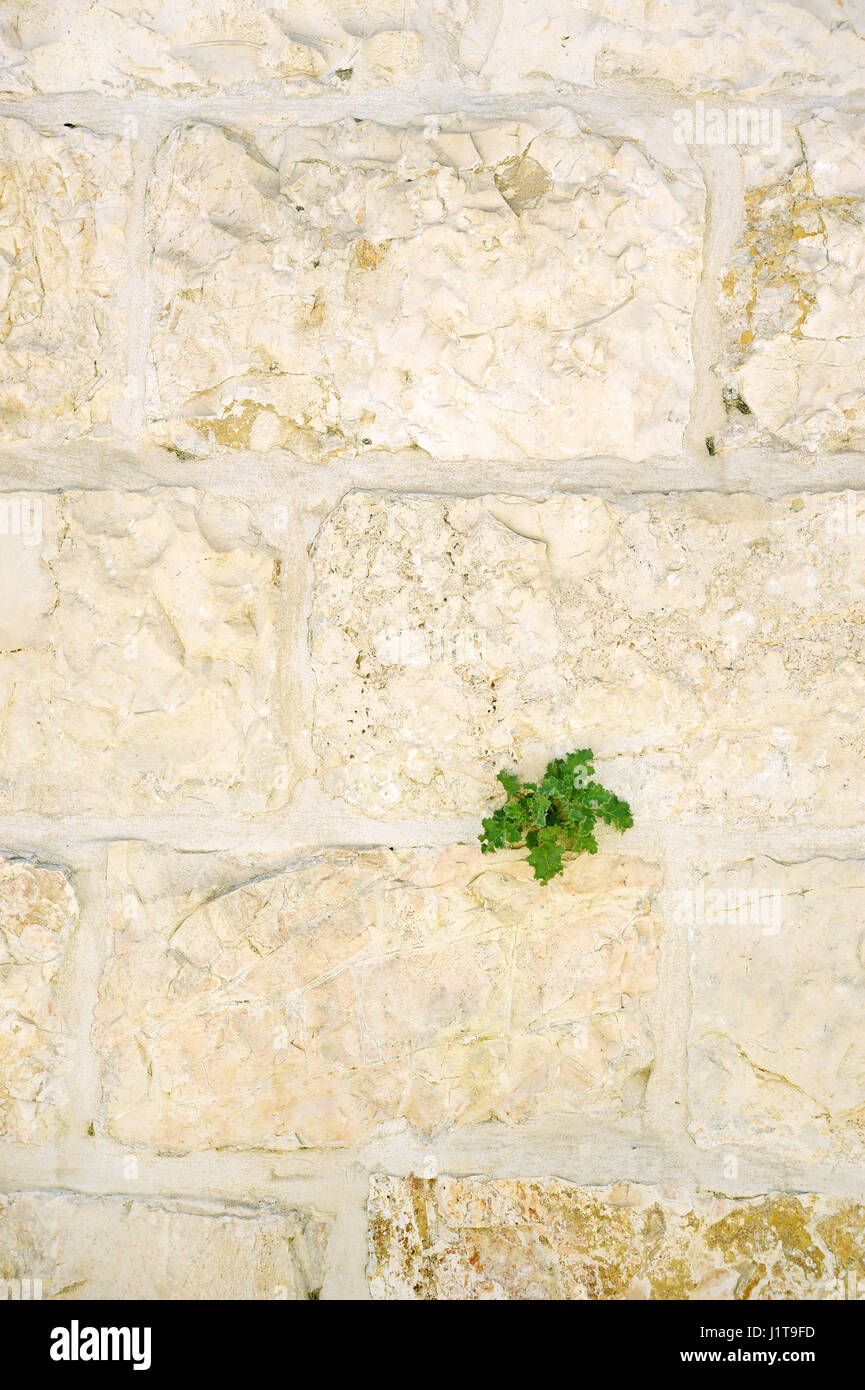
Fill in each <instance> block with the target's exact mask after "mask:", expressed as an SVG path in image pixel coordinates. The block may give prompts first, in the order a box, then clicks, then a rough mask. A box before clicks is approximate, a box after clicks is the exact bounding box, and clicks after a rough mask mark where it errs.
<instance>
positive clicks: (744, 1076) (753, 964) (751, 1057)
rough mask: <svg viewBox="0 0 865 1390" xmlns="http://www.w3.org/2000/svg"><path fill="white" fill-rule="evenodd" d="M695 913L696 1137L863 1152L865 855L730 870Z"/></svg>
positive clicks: (706, 885) (790, 1150)
mask: <svg viewBox="0 0 865 1390" xmlns="http://www.w3.org/2000/svg"><path fill="white" fill-rule="evenodd" d="M689 915H690V917H691V921H690V922H689V925H690V927H691V930H692V955H691V980H692V992H693V1013H692V1017H691V1031H690V1042H689V1050H688V1058H689V1069H690V1111H691V1130H692V1133H693V1134H694V1137H695V1138H696V1140H697V1143H698V1144H701V1145H703V1146H715V1145H724V1146H726V1147H730V1146H731V1145H741V1144H746V1145H756V1146H759V1147H761V1148H764V1149H767V1150H771V1151H772V1152H775V1153H783V1154H785V1155H787V1156H788V1157H789V1158H792V1159H798V1160H800V1161H803V1160H804V1161H806V1162H814V1161H816V1160H822V1161H831V1162H837V1161H838V1160H839V1159H846V1160H848V1161H851V1160H852V1161H853V1162H857V1163H862V1162H863V1161H865V1039H863V1036H862V1012H863V1007H865V929H863V921H865V864H862V863H859V862H857V861H855V860H850V861H845V860H843V859H814V860H811V861H807V862H804V863H799V864H780V863H778V862H776V861H775V860H772V859H767V858H765V857H757V858H755V859H753V860H751V861H749V862H748V863H746V864H739V865H731V866H728V867H722V868H720V869H718V870H717V871H715V872H713V873H711V874H708V875H706V877H705V879H704V880H703V886H702V891H701V894H700V896H699V898H698V899H697V898H695V901H694V904H693V910H692V911H691V913H690V914H689Z"/></svg>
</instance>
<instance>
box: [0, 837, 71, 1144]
mask: <svg viewBox="0 0 865 1390" xmlns="http://www.w3.org/2000/svg"><path fill="white" fill-rule="evenodd" d="M77 921H78V904H77V901H76V898H75V894H74V892H73V890H72V886H71V884H70V882H69V879H68V878H67V877H66V875H65V874H64V873H63V872H62V871H61V870H59V869H49V868H46V867H44V866H43V865H40V864H31V863H29V862H28V861H26V860H23V859H10V858H6V857H2V858H0V1139H6V1140H12V1141H15V1142H18V1143H38V1142H42V1141H48V1140H51V1139H53V1138H54V1137H55V1135H56V1133H57V1126H58V1116H59V1112H60V1110H61V1108H62V1106H63V1104H64V1102H65V1100H66V1077H67V1075H68V1068H69V1065H70V1058H71V1056H72V1044H71V1040H70V1039H69V1037H68V1036H67V1035H66V1034H65V1032H64V1021H63V1010H62V1003H61V999H60V997H59V993H58V989H59V983H60V981H59V978H58V977H59V972H60V971H61V969H62V966H63V962H64V957H65V954H66V951H67V948H68V946H69V943H70V940H71V937H72V933H73V932H74V930H75V927H76V925H77Z"/></svg>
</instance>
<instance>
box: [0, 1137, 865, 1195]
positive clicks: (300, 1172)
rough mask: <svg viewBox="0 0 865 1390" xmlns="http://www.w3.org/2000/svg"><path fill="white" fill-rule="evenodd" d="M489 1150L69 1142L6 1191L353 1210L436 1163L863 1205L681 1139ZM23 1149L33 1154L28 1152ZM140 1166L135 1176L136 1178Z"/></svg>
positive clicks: (848, 1178) (854, 1183)
mask: <svg viewBox="0 0 865 1390" xmlns="http://www.w3.org/2000/svg"><path fill="white" fill-rule="evenodd" d="M484 1128H488V1129H489V1131H490V1133H489V1136H488V1138H487V1139H486V1140H483V1139H481V1138H479V1137H478V1130H477V1128H475V1129H473V1130H471V1131H469V1132H468V1133H467V1134H466V1135H465V1136H463V1135H461V1134H460V1133H459V1130H456V1131H455V1130H451V1131H449V1132H448V1134H447V1136H445V1137H443V1138H441V1139H440V1140H436V1139H430V1140H428V1141H426V1142H424V1141H422V1140H421V1139H419V1138H416V1137H413V1136H411V1135H400V1136H395V1137H393V1138H391V1139H390V1140H389V1141H388V1140H383V1141H379V1142H377V1143H376V1142H373V1143H370V1144H366V1145H354V1146H347V1147H345V1148H329V1149H324V1148H322V1149H300V1150H294V1151H283V1152H271V1151H265V1150H262V1149H257V1150H256V1149H250V1150H246V1151H233V1152H226V1151H224V1150H223V1151H219V1150H216V1151H209V1152H202V1153H200V1154H192V1155H178V1156H165V1155H157V1154H154V1153H148V1152H147V1151H144V1150H141V1149H135V1150H131V1149H127V1148H123V1147H121V1146H119V1145H117V1146H113V1145H110V1144H108V1143H106V1142H105V1141H99V1140H86V1139H77V1140H74V1141H69V1140H67V1141H61V1146H60V1148H59V1149H58V1148H37V1149H35V1150H34V1149H30V1148H29V1147H28V1146H23V1145H22V1146H3V1147H2V1148H0V1191H5V1192H12V1191H16V1192H26V1191H45V1192H58V1191H59V1192H71V1193H81V1194H83V1195H86V1196H94V1197H102V1196H126V1197H132V1198H134V1199H136V1200H140V1201H147V1200H149V1199H154V1198H155V1199H157V1200H171V1199H175V1200H181V1201H182V1200H187V1199H190V1198H201V1199H203V1200H208V1201H225V1202H235V1201H238V1200H239V1201H246V1202H250V1201H262V1200H280V1201H282V1202H285V1203H289V1204H290V1203H297V1204H302V1203H307V1204H310V1203H314V1202H316V1201H322V1200H323V1199H324V1200H325V1201H327V1199H328V1197H329V1196H330V1199H331V1200H332V1199H333V1197H336V1198H337V1200H338V1199H339V1198H340V1197H341V1196H346V1197H348V1199H349V1200H353V1198H352V1197H351V1194H352V1193H356V1192H357V1190H358V1188H359V1187H362V1186H364V1185H365V1184H366V1182H367V1181H368V1178H369V1176H370V1175H372V1174H374V1173H389V1174H392V1175H395V1176H409V1175H411V1174H415V1175H421V1174H423V1173H425V1172H426V1173H428V1172H429V1171H430V1170H429V1163H430V1160H431V1159H433V1160H434V1161H435V1170H436V1172H437V1173H439V1174H441V1175H442V1176H448V1175H450V1176H455V1177H465V1176H472V1175H475V1176H485V1177H489V1178H493V1179H507V1178H515V1179H520V1178H523V1179H527V1180H539V1179H548V1180H555V1179H560V1180H562V1181H566V1182H574V1183H578V1184H583V1185H586V1186H595V1185H606V1184H612V1183H616V1182H632V1183H643V1184H648V1185H660V1186H663V1187H665V1188H671V1187H679V1188H682V1189H684V1190H685V1191H693V1192H713V1193H718V1194H722V1195H727V1196H730V1197H739V1198H746V1197H749V1196H759V1195H761V1194H763V1193H766V1192H770V1191H786V1192H803V1193H807V1192H814V1193H823V1194H826V1195H828V1196H833V1195H834V1196H838V1197H841V1198H852V1199H858V1200H862V1194H863V1190H865V1168H863V1167H862V1166H861V1165H858V1166H857V1165H854V1164H843V1165H839V1164H837V1163H829V1162H827V1163H824V1164H819V1163H817V1164H810V1163H807V1162H803V1161H793V1160H788V1159H784V1158H782V1157H779V1156H778V1155H773V1154H771V1153H767V1152H766V1151H757V1152H754V1153H750V1152H747V1153H746V1152H744V1151H743V1150H741V1149H737V1148H736V1146H735V1145H731V1146H729V1147H726V1148H723V1149H721V1148H718V1149H717V1150H716V1151H712V1150H698V1149H696V1147H695V1146H694V1145H693V1144H691V1143H689V1142H688V1141H687V1140H686V1139H684V1138H664V1137H659V1136H645V1135H637V1134H633V1133H632V1134H628V1133H625V1132H623V1131H622V1130H616V1129H612V1128H610V1127H609V1126H603V1125H594V1126H591V1125H589V1124H588V1122H586V1121H583V1122H582V1123H581V1124H578V1125H573V1124H572V1125H570V1126H561V1127H559V1128H557V1129H556V1128H553V1127H552V1126H551V1125H550V1124H547V1125H546V1126H545V1127H544V1128H543V1129H542V1128H541V1127H535V1129H534V1131H531V1130H529V1132H527V1133H521V1132H519V1131H518V1130H516V1129H514V1128H510V1127H507V1126H496V1125H490V1126H488V1127H484ZM25 1149H26V1150H27V1151H26V1153H25V1152H24V1151H25ZM732 1154H735V1155H736V1156H737V1157H738V1160H739V1174H738V1176H737V1177H736V1178H735V1179H730V1178H728V1177H725V1176H724V1165H725V1164H726V1163H728V1161H729V1158H730V1156H731V1155H732ZM131 1155H134V1156H135V1157H136V1158H137V1160H138V1163H139V1176H138V1177H137V1178H136V1179H131V1178H130V1176H129V1173H128V1160H129V1158H130V1156H131Z"/></svg>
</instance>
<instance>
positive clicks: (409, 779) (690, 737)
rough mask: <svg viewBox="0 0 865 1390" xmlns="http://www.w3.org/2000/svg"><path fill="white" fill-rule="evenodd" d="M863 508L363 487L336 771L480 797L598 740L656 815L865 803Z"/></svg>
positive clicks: (332, 636) (369, 804) (374, 801)
mask: <svg viewBox="0 0 865 1390" xmlns="http://www.w3.org/2000/svg"><path fill="white" fill-rule="evenodd" d="M857 506H861V499H857V498H856V497H854V496H853V495H852V494H850V495H847V496H835V495H829V494H825V495H811V496H805V497H798V496H797V497H786V498H781V499H779V500H776V501H769V500H766V499H764V498H759V497H755V496H745V495H736V496H721V495H712V494H700V495H695V494H691V495H687V496H678V497H675V496H674V497H664V498H648V499H640V500H635V501H634V502H633V503H628V502H623V503H617V504H615V505H614V504H612V503H608V502H605V501H602V500H601V499H599V498H580V497H576V496H565V495H562V496H558V497H553V498H551V499H549V500H548V501H545V502H541V503H530V502H521V501H519V500H517V499H513V498H511V499H506V498H486V499H473V500H454V499H443V498H437V497H418V496H416V497H406V496H403V497H400V498H396V499H394V498H390V497H385V496H378V495H375V494H353V495H350V496H348V497H347V498H346V499H345V500H344V501H343V503H342V504H341V505H340V507H339V508H338V509H337V510H336V511H335V512H333V513H332V514H331V516H330V517H329V518H328V519H327V521H326V522H325V524H324V526H323V528H322V531H321V533H320V536H319V539H318V543H317V548H316V553H315V561H316V574H317V582H316V589H315V594H314V599H313V608H312V617H311V625H310V640H311V648H312V654H313V662H314V668H315V673H316V681H317V696H316V715H315V727H314V745H315V749H316V752H317V755H318V758H319V761H320V767H321V775H322V777H323V779H324V781H325V784H326V785H327V786H328V788H329V789H330V790H332V791H334V792H337V793H340V794H341V795H343V796H345V797H346V799H347V800H349V801H351V802H353V803H355V804H357V805H360V806H362V807H363V808H364V809H365V810H367V811H368V812H370V813H371V814H374V815H378V816H382V817H393V818H394V819H397V818H399V817H401V816H404V815H406V814H407V813H412V812H416V813H419V814H437V813H438V814H441V813H451V814H453V813H457V814H462V815H469V814H473V813H476V812H478V811H480V810H481V809H482V808H483V807H484V805H485V804H487V803H488V798H489V797H490V796H491V793H492V790H493V789H494V787H495V783H494V780H493V779H494V774H495V772H496V770H497V769H498V768H500V767H502V766H503V765H505V766H507V765H511V766H514V765H516V766H517V767H519V768H520V769H521V770H522V771H525V772H528V773H530V774H531V773H538V772H540V771H542V769H543V766H544V764H545V762H546V760H547V759H548V758H549V757H550V756H551V754H553V753H564V752H566V751H567V750H568V749H570V748H573V747H584V746H591V747H593V748H594V749H595V752H596V753H597V754H598V755H599V756H602V769H603V779H604V781H605V784H606V785H609V786H610V787H611V788H612V789H613V790H614V791H616V792H618V793H619V794H621V795H625V796H627V798H628V799H629V800H630V801H631V802H632V804H633V806H634V808H635V813H636V815H637V816H638V817H639V816H641V815H642V816H645V817H647V818H650V819H651V820H658V819H659V818H661V819H667V820H673V821H680V822H681V821H696V820H700V819H713V820H714V819H723V820H725V821H729V822H732V823H741V824H748V823H750V824H752V825H756V824H762V823H763V821H764V820H765V818H766V817H771V818H773V819H774V820H776V821H787V822H809V823H812V822H813V823H819V824H823V825H826V824H828V825H844V824H847V825H849V824H857V823H861V821H862V818H863V808H865V790H863V785H862V779H861V757H862V746H863V724H862V693H863V687H865V667H863V655H862V611H863V609H862V604H863V600H865V534H860V533H859V527H858V526H857V522H856V508H857ZM851 517H852V518H853V521H852V526H851ZM861 530H862V531H863V532H865V517H863V524H862V526H861ZM599 770H600V768H599Z"/></svg>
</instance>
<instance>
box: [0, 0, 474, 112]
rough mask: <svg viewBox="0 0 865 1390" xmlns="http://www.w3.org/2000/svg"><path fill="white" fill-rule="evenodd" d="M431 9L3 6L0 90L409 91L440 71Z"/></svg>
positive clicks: (83, 1)
mask: <svg viewBox="0 0 865 1390" xmlns="http://www.w3.org/2000/svg"><path fill="white" fill-rule="evenodd" d="M425 8H426V5H425V4H420V3H412V0H409V2H408V3H405V0H288V3H285V0H273V2H272V3H271V0H146V2H145V3H143V4H141V3H137V2H136V0H110V2H109V0H96V2H95V3H94V0H27V3H26V4H23V3H20V0H4V3H3V4H2V5H0V19H2V21H3V25H2V31H0V62H2V77H0V91H3V92H7V93H11V94H13V95H16V96H28V95H31V94H34V93H40V92H46V93H50V92H70V91H72V92H104V93H107V94H110V95H114V94H122V95H135V94H136V93H159V94H165V95H172V96H181V97H183V96H200V95H207V94H213V95H217V94H220V93H224V94H226V95H228V94H231V95H237V96H244V95H249V94H250V93H251V92H254V93H261V92H265V93H269V94H270V95H273V96H281V95H285V96H290V97H297V96H305V95H307V94H310V95H314V94H315V93H320V92H331V93H339V92H343V91H346V90H353V89H356V88H358V87H369V86H373V87H374V86H382V85H397V86H399V85H404V84H405V83H408V82H410V81H411V80H412V79H413V78H414V79H415V80H416V79H417V75H418V72H419V71H420V70H421V69H424V68H426V69H427V71H428V72H429V73H430V74H432V73H433V72H435V71H436V70H440V63H441V60H442V59H443V55H442V54H441V49H442V45H443V40H444V38H445V35H444V33H442V32H439V34H438V35H436V34H432V35H430V36H429V37H428V38H427V39H426V40H425V39H424V38H423V37H422V35H421V33H420V32H419V31H418V26H419V25H420V26H421V27H426V26H423V23H422V21H423V17H424V10H425ZM436 59H439V60H440V63H439V68H438V69H437V68H436V67H435V66H431V65H434V64H435V61H436ZM445 61H446V60H445Z"/></svg>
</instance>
